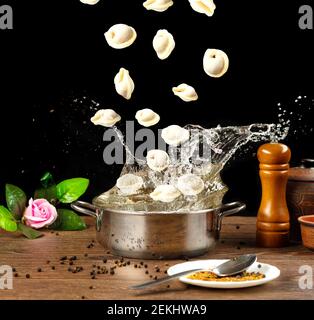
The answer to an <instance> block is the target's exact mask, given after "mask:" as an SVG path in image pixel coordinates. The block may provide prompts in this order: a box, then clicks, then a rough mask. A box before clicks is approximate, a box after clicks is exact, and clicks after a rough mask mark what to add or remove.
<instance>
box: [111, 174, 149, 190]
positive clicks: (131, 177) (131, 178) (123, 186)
mask: <svg viewBox="0 0 314 320" xmlns="http://www.w3.org/2000/svg"><path fill="white" fill-rule="evenodd" d="M143 184H144V181H143V179H142V178H141V177H138V176H136V175H135V174H131V173H127V174H125V175H123V176H121V177H120V178H119V179H118V180H117V183H116V186H117V187H118V188H119V190H120V191H121V193H123V194H124V195H133V194H136V193H137V192H138V190H139V189H141V188H142V186H143Z"/></svg>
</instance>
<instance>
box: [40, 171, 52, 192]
mask: <svg viewBox="0 0 314 320" xmlns="http://www.w3.org/2000/svg"><path fill="white" fill-rule="evenodd" d="M40 182H41V184H42V186H43V187H44V188H48V187H50V186H51V185H54V184H55V183H54V180H53V177H52V174H51V173H50V172H46V173H45V174H44V175H43V176H42V177H41V178H40Z"/></svg>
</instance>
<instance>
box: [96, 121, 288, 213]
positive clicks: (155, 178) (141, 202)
mask: <svg viewBox="0 0 314 320" xmlns="http://www.w3.org/2000/svg"><path fill="white" fill-rule="evenodd" d="M185 129H187V130H189V133H190V139H189V140H188V141H187V142H185V143H184V144H182V145H180V146H169V147H168V150H167V152H168V154H169V157H170V165H169V167H168V168H167V169H166V170H164V171H163V172H155V171H152V170H151V169H149V167H148V166H147V164H146V162H145V161H143V160H140V161H138V159H136V158H135V157H134V156H133V155H131V154H130V150H129V148H128V147H127V146H126V145H125V143H124V138H123V135H122V134H121V132H120V131H119V130H117V128H115V131H116V133H117V135H118V137H119V139H120V141H121V143H122V144H123V145H124V146H125V148H126V152H127V154H129V156H132V157H133V158H132V159H133V160H134V159H135V160H136V161H135V163H134V164H131V163H130V162H127V163H126V165H125V166H124V168H123V170H122V173H121V175H124V174H126V173H132V174H136V175H138V176H140V177H142V179H143V180H144V186H143V188H142V189H141V190H140V191H139V192H138V194H135V195H132V196H125V195H123V194H121V193H120V191H119V189H118V188H117V187H114V188H112V189H110V190H109V191H107V192H105V193H104V194H102V195H101V196H100V197H98V198H97V200H96V204H98V205H100V206H105V207H108V208H114V209H123V210H130V211H179V212H180V211H182V210H183V211H185V210H189V211H195V210H202V209H208V208H214V207H217V206H219V205H220V204H221V202H222V198H223V196H224V194H225V193H226V191H227V187H226V186H225V185H224V184H223V183H222V181H221V179H220V175H219V173H220V171H221V170H222V169H223V167H224V165H225V164H226V163H227V162H228V161H229V160H230V158H231V157H232V156H233V155H234V153H235V152H236V151H237V150H238V149H239V148H240V147H242V146H244V145H245V144H247V143H248V142H259V141H273V142H275V141H279V140H281V139H284V138H285V137H286V135H287V133H288V127H285V126H278V125H275V124H251V125H249V126H240V127H236V126H230V127H220V126H218V127H216V128H210V129H205V128H202V127H200V126H198V125H187V126H185ZM188 173H192V174H195V175H197V176H199V177H200V178H201V179H202V180H203V182H204V185H205V188H204V190H203V191H202V192H201V193H200V194H198V195H197V196H183V195H181V196H180V197H179V198H177V199H176V200H174V201H173V202H171V203H162V202H159V201H153V200H152V199H151V198H150V196H149V194H150V193H151V192H152V191H153V190H154V189H155V188H156V187H157V186H159V185H161V184H170V185H173V186H177V183H178V178H179V177H180V176H182V175H184V174H188Z"/></svg>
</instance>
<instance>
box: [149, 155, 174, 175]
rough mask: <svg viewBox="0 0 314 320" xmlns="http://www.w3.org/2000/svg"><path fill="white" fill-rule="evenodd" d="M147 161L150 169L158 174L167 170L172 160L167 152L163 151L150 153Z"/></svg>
mask: <svg viewBox="0 0 314 320" xmlns="http://www.w3.org/2000/svg"><path fill="white" fill-rule="evenodd" d="M146 160H147V165H148V166H149V168H150V169H152V170H153V171H157V172H161V171H163V170H165V169H166V168H168V166H169V164H170V158H169V156H168V154H167V152H165V151H163V150H150V151H148V152H147V157H146Z"/></svg>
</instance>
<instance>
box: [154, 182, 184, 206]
mask: <svg viewBox="0 0 314 320" xmlns="http://www.w3.org/2000/svg"><path fill="white" fill-rule="evenodd" d="M180 195H181V193H180V191H179V190H178V189H177V188H176V187H174V186H171V185H168V184H163V185H160V186H158V187H157V188H156V189H155V190H154V191H153V192H152V193H151V194H150V197H151V198H152V199H153V200H155V201H161V202H172V201H173V200H175V199H176V198H178V197H180Z"/></svg>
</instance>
